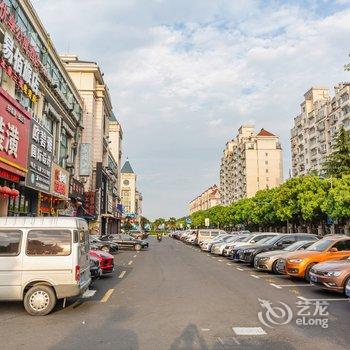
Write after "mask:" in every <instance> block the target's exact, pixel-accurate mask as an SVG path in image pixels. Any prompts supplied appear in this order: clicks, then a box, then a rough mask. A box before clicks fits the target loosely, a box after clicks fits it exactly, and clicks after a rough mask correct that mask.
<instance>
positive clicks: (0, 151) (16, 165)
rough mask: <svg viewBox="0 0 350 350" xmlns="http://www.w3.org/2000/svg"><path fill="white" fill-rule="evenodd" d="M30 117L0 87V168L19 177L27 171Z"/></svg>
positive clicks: (23, 175)
mask: <svg viewBox="0 0 350 350" xmlns="http://www.w3.org/2000/svg"><path fill="white" fill-rule="evenodd" d="M30 119H31V117H30V114H29V113H28V112H27V111H26V110H25V109H24V108H23V107H21V106H20V105H19V104H18V102H17V101H16V100H15V99H13V98H12V97H11V96H10V95H9V94H8V93H7V92H6V91H5V90H3V89H2V88H0V168H1V169H3V170H5V171H7V172H10V173H13V174H15V175H18V176H21V177H25V176H26V173H27V158H28V135H29V129H30ZM7 179H9V178H8V177H7Z"/></svg>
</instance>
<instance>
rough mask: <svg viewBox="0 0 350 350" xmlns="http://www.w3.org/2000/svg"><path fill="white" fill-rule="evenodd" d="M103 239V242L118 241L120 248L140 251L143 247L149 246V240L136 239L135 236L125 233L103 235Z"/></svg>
mask: <svg viewBox="0 0 350 350" xmlns="http://www.w3.org/2000/svg"><path fill="white" fill-rule="evenodd" d="M101 240H102V241H103V242H105V241H111V242H113V243H116V244H117V245H118V247H119V248H120V249H131V250H136V251H139V250H141V249H144V248H148V242H147V241H144V240H141V239H135V238H134V237H131V236H130V235H125V234H117V235H109V236H103V237H101Z"/></svg>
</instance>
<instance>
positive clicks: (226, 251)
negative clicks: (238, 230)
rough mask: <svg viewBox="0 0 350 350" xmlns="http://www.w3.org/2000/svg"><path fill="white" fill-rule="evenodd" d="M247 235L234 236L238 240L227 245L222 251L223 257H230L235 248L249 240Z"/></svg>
mask: <svg viewBox="0 0 350 350" xmlns="http://www.w3.org/2000/svg"><path fill="white" fill-rule="evenodd" d="M247 236H248V235H246V234H243V235H237V236H234V237H235V238H236V240H234V241H232V242H230V243H226V245H225V248H224V249H223V251H222V255H223V256H226V257H228V256H229V255H230V252H231V251H232V250H233V248H234V247H235V246H236V245H237V244H238V243H240V242H243V241H244V240H246V239H247Z"/></svg>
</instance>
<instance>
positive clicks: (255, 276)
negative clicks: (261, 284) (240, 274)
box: [250, 275, 260, 280]
mask: <svg viewBox="0 0 350 350" xmlns="http://www.w3.org/2000/svg"><path fill="white" fill-rule="evenodd" d="M250 277H253V278H256V279H257V280H259V279H260V276H257V275H250Z"/></svg>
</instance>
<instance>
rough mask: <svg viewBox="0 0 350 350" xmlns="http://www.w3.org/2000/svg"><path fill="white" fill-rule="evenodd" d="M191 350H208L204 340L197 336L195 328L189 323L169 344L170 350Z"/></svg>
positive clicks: (197, 332)
mask: <svg viewBox="0 0 350 350" xmlns="http://www.w3.org/2000/svg"><path fill="white" fill-rule="evenodd" d="M192 349H193V350H194V349H201V350H202V349H203V350H209V348H208V345H207V344H206V342H205V340H204V339H203V337H202V336H201V335H200V334H199V331H198V328H197V326H196V325H194V324H192V323H189V324H188V326H187V327H186V328H185V329H184V330H183V331H182V333H181V335H180V336H179V337H177V338H175V340H174V342H173V343H172V344H171V347H170V350H192Z"/></svg>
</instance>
